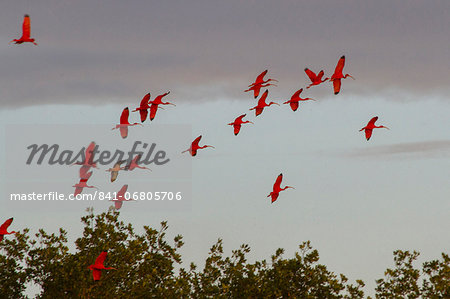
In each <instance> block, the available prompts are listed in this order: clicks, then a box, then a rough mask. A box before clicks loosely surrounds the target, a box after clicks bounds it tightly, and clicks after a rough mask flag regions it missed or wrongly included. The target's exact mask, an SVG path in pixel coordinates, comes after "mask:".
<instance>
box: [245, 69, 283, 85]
mask: <svg viewBox="0 0 450 299" xmlns="http://www.w3.org/2000/svg"><path fill="white" fill-rule="evenodd" d="M266 74H267V70H265V71H264V72H262V73H261V74H259V75H258V77H256V80H255V82H253V83H252V84H250V85H249V86H248V87H251V86H253V85H257V84H266V83H269V82H270V81H274V82H278V80H275V79H267V80H264V76H265V75H266Z"/></svg>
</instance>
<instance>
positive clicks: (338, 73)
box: [330, 55, 355, 94]
mask: <svg viewBox="0 0 450 299" xmlns="http://www.w3.org/2000/svg"><path fill="white" fill-rule="evenodd" d="M344 65H345V56H344V55H343V56H341V58H340V59H339V61H338V63H337V65H336V69H335V70H334V74H333V76H331V78H330V81H332V82H333V88H334V94H338V93H339V91H340V90H341V79H345V78H347V77H350V78H352V79H353V80H355V78H353V77H352V76H350V75H349V74H345V76H344V75H343V73H342V70H343V69H344Z"/></svg>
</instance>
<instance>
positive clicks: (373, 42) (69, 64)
mask: <svg viewBox="0 0 450 299" xmlns="http://www.w3.org/2000/svg"><path fill="white" fill-rule="evenodd" d="M25 13H28V14H30V16H31V33H32V37H35V38H36V40H37V42H38V43H39V45H38V46H34V45H30V44H23V45H8V42H9V41H10V40H11V39H13V38H17V37H19V36H20V30H21V23H22V17H23V14H25ZM449 15H450V2H449V1H444V0H442V1H419V0H409V1H406V0H405V1H390V0H389V1H388V0H382V1H331V0H329V1H320V0H318V1H293V0H292V1H289V0H283V1H266V0H258V1H256V0H253V1H237V0H230V1H206V0H205V1H137V0H136V1H118V0H108V1H106V0H104V1H90V0H80V1H60V0H44V1H39V2H36V1H34V2H33V1H8V2H2V4H0V37H1V40H2V41H3V42H1V43H0V44H1V45H0V56H1V59H0V102H1V105H2V107H13V106H25V105H31V104H37V103H64V102H67V103H73V102H74V101H77V102H84V103H90V102H91V101H92V98H97V99H98V100H99V101H100V102H105V101H106V102H107V101H114V99H116V100H117V99H118V98H120V97H127V96H129V97H131V98H136V97H137V98H139V97H140V96H141V95H143V94H144V93H145V92H147V91H148V90H150V91H153V92H152V93H158V92H160V91H161V93H162V92H164V91H166V90H172V91H177V90H178V91H179V92H180V94H183V91H184V92H185V91H186V90H189V89H191V88H192V89H193V88H194V87H197V88H200V89H201V90H205V91H206V93H205V94H202V95H200V97H199V96H198V95H196V96H195V98H194V97H192V98H189V96H187V94H186V92H185V93H184V95H186V97H185V98H186V99H188V100H199V99H201V97H204V98H205V99H207V98H210V97H211V96H214V95H213V94H212V90H213V89H214V88H213V87H214V86H221V88H223V90H224V92H226V93H227V94H229V95H230V96H233V97H234V96H238V97H246V94H243V93H242V91H243V89H244V88H245V87H246V86H247V85H248V84H249V83H250V82H248V81H249V80H252V79H253V78H254V77H255V76H256V75H257V74H258V73H259V72H261V71H263V70H264V69H267V68H268V69H269V74H270V76H271V77H273V78H277V79H278V80H279V81H280V84H279V88H283V89H285V90H289V92H291V91H292V92H293V91H295V89H296V88H297V89H298V88H300V87H303V86H305V85H306V84H307V77H306V75H305V74H304V72H303V69H304V68H305V67H309V68H311V69H312V70H314V71H319V70H320V69H324V70H325V72H326V75H329V74H330V73H331V72H332V71H333V69H334V67H335V65H336V62H337V60H338V58H339V57H340V56H341V55H343V54H345V55H346V57H347V62H346V68H345V69H344V70H345V71H347V72H348V73H351V74H352V75H354V76H355V77H356V78H357V81H352V82H351V83H352V84H350V83H349V84H346V83H347V81H348V79H347V81H346V82H344V83H343V84H345V85H344V88H346V90H347V92H349V93H350V92H353V93H362V94H364V93H374V92H377V91H380V90H384V89H390V88H391V89H392V88H393V89H402V90H407V91H410V92H411V93H414V94H418V95H419V96H422V95H423V96H426V95H427V94H429V93H430V92H436V91H443V92H445V91H448V90H449V84H448V70H449V69H450V47H449V36H450V18H448V16H449ZM350 80H351V79H350ZM209 87H211V88H212V89H211V90H209V89H208V88H209ZM319 88H320V87H319ZM327 88H328V89H329V90H330V91H331V86H328V87H327ZM328 89H327V91H328ZM208 91H209V93H208ZM289 92H287V93H289Z"/></svg>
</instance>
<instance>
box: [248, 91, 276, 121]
mask: <svg viewBox="0 0 450 299" xmlns="http://www.w3.org/2000/svg"><path fill="white" fill-rule="evenodd" d="M268 94H269V91H268V90H267V89H266V91H265V92H264V93H263V95H262V96H261V98H260V99H259V100H258V105H256V106H255V107H253V108H250V109H249V110H255V116H258V115H260V114H261V113H262V112H263V110H264V107H269V106H270V105H272V104H275V105H278V106H280V104H278V103H275V102H270V103H269V104H267V103H266V98H267V95H268Z"/></svg>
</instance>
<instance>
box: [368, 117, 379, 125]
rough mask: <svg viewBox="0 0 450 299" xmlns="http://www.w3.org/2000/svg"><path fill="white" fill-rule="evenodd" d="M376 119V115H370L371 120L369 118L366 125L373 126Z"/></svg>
mask: <svg viewBox="0 0 450 299" xmlns="http://www.w3.org/2000/svg"><path fill="white" fill-rule="evenodd" d="M377 120H378V116H375V117H372V119H371V120H369V122H368V123H367V126H368V127H373V126H375V122H376V121H377Z"/></svg>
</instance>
